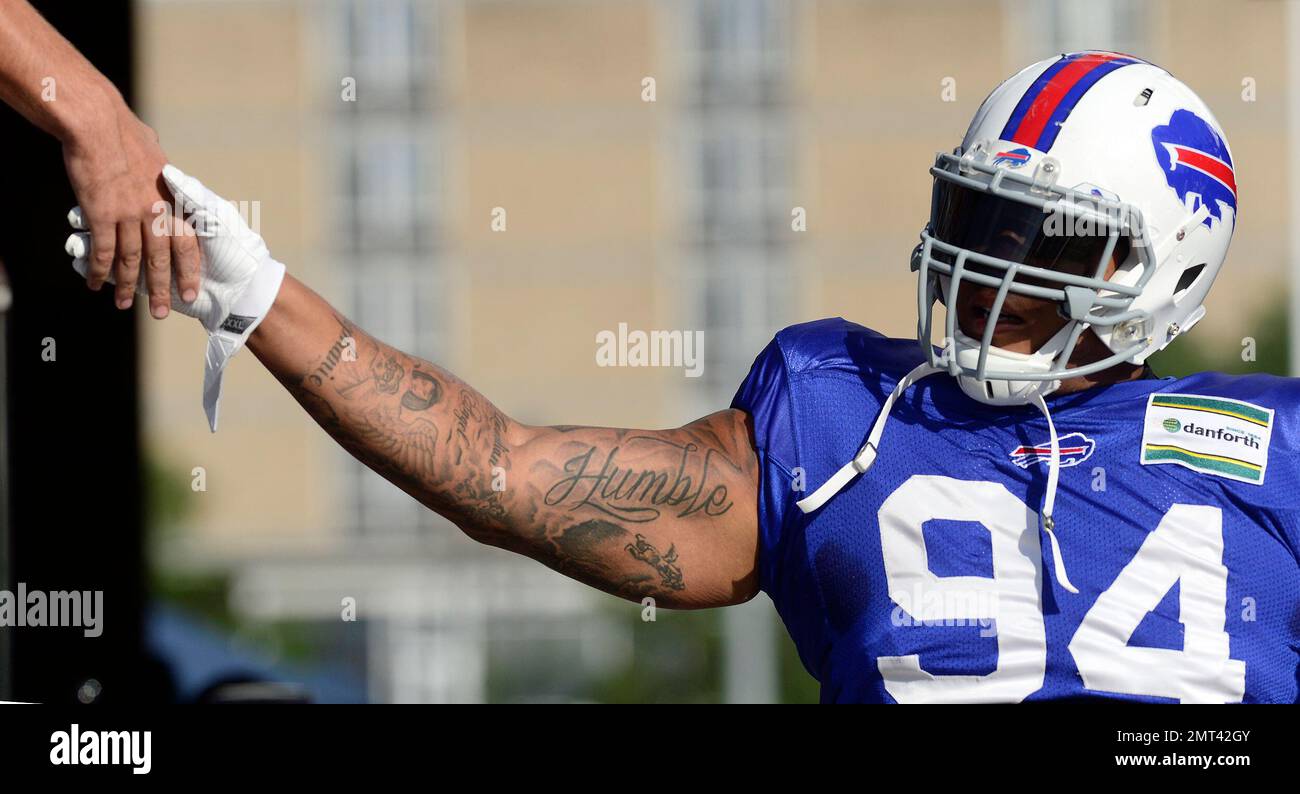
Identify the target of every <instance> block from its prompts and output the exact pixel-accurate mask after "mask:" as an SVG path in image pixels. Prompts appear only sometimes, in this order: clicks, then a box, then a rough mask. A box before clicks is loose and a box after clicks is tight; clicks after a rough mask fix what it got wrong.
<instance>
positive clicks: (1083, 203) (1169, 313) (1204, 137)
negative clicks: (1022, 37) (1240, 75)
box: [912, 52, 1237, 405]
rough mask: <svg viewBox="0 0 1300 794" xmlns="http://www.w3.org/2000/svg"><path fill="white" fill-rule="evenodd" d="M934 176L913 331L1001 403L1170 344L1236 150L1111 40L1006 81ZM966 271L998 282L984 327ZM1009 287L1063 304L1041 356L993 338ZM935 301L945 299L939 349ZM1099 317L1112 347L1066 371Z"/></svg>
mask: <svg viewBox="0 0 1300 794" xmlns="http://www.w3.org/2000/svg"><path fill="white" fill-rule="evenodd" d="M930 173H931V174H933V175H934V193H933V199H932V206H931V212H930V222H929V224H928V225H927V226H926V228H925V229H924V230H923V231H922V232H921V243H920V245H918V246H917V248H916V250H915V251H914V252H913V255H912V269H913V270H916V271H917V274H918V290H917V291H918V303H919V306H918V309H919V320H918V328H917V335H918V340H919V341H920V343H921V346H922V347H923V348H924V349H925V350H926V352H927V355H928V356H929V362H930V364H931V365H932V366H937V367H941V368H943V369H944V370H945V371H947V372H948V373H949V374H950V375H953V376H955V377H956V378H957V379H958V380H959V382H960V383H961V386H962V388H963V390H964V391H965V392H966V393H967V394H969V395H970V396H971V397H973V398H975V399H977V400H980V401H982V402H986V403H990V404H995V405H1008V404H1021V403H1026V402H1030V401H1033V400H1035V399H1036V396H1037V397H1042V396H1045V395H1047V394H1049V393H1051V392H1052V391H1054V390H1055V389H1056V388H1058V387H1059V385H1060V382H1061V380H1062V379H1063V378H1069V377H1075V376H1079V375H1085V374H1090V373H1093V372H1098V371H1100V370H1103V369H1107V368H1109V367H1112V366H1115V365H1117V364H1121V363H1125V362H1127V363H1133V364H1142V363H1144V362H1145V361H1146V359H1147V357H1149V356H1150V355H1152V354H1153V353H1156V352H1158V351H1160V350H1162V349H1164V347H1165V346H1166V345H1168V344H1169V343H1170V342H1172V341H1173V340H1174V339H1175V338H1177V337H1178V336H1179V335H1180V334H1183V333H1185V332H1186V331H1187V330H1188V329H1190V328H1191V327H1192V326H1193V325H1195V324H1196V323H1197V321H1199V320H1200V319H1201V317H1202V316H1204V314H1205V308H1204V306H1203V305H1202V302H1203V301H1204V300H1205V295H1206V293H1207V292H1208V291H1209V289H1210V285H1211V284H1212V283H1213V282H1214V278H1215V276H1217V275H1218V272H1219V268H1220V266H1221V265H1222V264H1223V258H1224V255H1225V254H1226V253H1227V250H1228V242H1229V240H1230V239H1231V238H1232V230H1233V226H1234V225H1235V222H1236V213H1237V187H1236V181H1235V178H1234V175H1233V167H1232V154H1231V151H1230V150H1229V149H1228V144H1227V141H1226V140H1225V139H1224V135H1223V131H1222V129H1221V128H1220V126H1219V123H1218V121H1216V120H1215V118H1214V116H1213V114H1211V113H1210V110H1209V108H1208V107H1206V105H1205V103H1204V102H1202V101H1201V100H1200V98H1198V97H1197V96H1196V94H1194V93H1192V91H1191V89H1189V88H1188V87H1187V86H1185V85H1183V84H1182V83H1181V82H1179V81H1178V80H1176V79H1175V78H1174V77H1173V76H1172V75H1170V74H1169V73H1168V72H1166V71H1165V70H1164V69H1161V68H1160V67H1158V66H1154V65H1152V64H1150V63H1147V62H1145V61H1142V60H1140V59H1138V58H1135V57H1133V56H1130V55H1121V54H1118V53H1113V52H1077V53H1070V54H1067V55H1061V56H1059V57H1056V58H1050V59H1048V60H1045V61H1041V62H1039V63H1036V64H1034V65H1033V66H1030V67H1028V68H1027V69H1024V70H1023V71H1021V72H1020V73H1019V74H1017V75H1015V76H1014V77H1012V78H1010V79H1009V80H1007V81H1006V82H1004V83H1002V84H1001V85H1000V86H998V87H997V88H996V89H994V91H993V93H992V94H990V95H989V97H988V98H987V99H985V100H984V103H983V104H982V105H981V106H980V109H979V111H978V112H977V113H976V114H975V119H974V121H972V122H971V125H970V129H969V130H967V132H966V137H965V138H964V139H963V141H962V144H961V146H960V147H959V148H958V149H957V150H955V151H954V152H953V153H952V154H946V153H941V154H939V155H938V157H937V159H936V161H935V165H934V167H933V168H931V169H930ZM1007 232H1011V233H1010V234H1007ZM1125 251H1127V255H1126V256H1125V254H1124V252H1125ZM1115 252H1118V253H1119V256H1120V257H1122V261H1120V262H1119V266H1118V269H1117V270H1116V272H1115V273H1114V274H1113V275H1112V276H1111V277H1110V278H1109V279H1106V278H1105V275H1106V270H1107V266H1108V265H1109V263H1110V260H1111V256H1112V254H1113V253H1115ZM1080 263H1087V265H1086V266H1082V265H1081V264H1080ZM967 284H974V285H978V286H985V287H991V288H993V289H995V290H997V297H996V298H995V300H994V303H993V306H992V308H991V310H990V314H989V317H988V319H987V321H986V328H985V331H984V333H983V335H982V336H983V338H982V339H974V338H971V337H969V336H966V335H965V334H963V333H962V332H961V330H960V328H959V327H958V326H957V322H956V314H957V313H956V311H955V310H954V307H955V306H956V305H957V304H956V296H957V291H958V290H959V289H961V288H962V287H963V286H964V285H967ZM1009 293H1011V294H1019V295H1027V296H1030V297H1035V298H1041V299H1047V300H1052V301H1055V302H1057V303H1058V304H1059V306H1060V311H1061V314H1062V316H1063V317H1065V318H1066V319H1067V320H1068V322H1067V323H1066V325H1065V326H1064V327H1063V328H1062V329H1061V331H1060V332H1059V333H1057V334H1056V335H1055V336H1054V337H1053V338H1052V339H1051V340H1049V341H1048V342H1047V343H1046V344H1045V345H1043V346H1042V347H1041V348H1039V349H1038V350H1036V351H1034V352H1033V353H1029V354H1020V353H1013V352H1011V351H1007V350H1002V349H1000V348H997V347H993V346H992V344H991V340H992V337H993V331H994V328H995V326H996V324H997V319H998V315H999V313H1000V312H1001V310H1002V305H1003V301H1004V300H1005V297H1006V295H1007V294H1009ZM936 301H939V302H942V303H944V304H945V305H946V306H947V307H948V308H949V310H948V311H947V312H946V314H947V317H946V323H945V325H944V328H943V329H942V336H943V340H944V341H943V343H942V345H941V346H940V349H939V350H938V351H936V350H935V348H934V346H932V344H931V343H932V340H933V338H934V337H933V335H932V332H933V314H934V304H935V302H936ZM1088 329H1092V330H1093V331H1094V332H1095V333H1096V334H1097V336H1098V337H1100V339H1101V341H1102V342H1103V343H1105V345H1106V346H1107V347H1108V348H1109V349H1110V350H1111V355H1109V356H1107V357H1105V358H1103V359H1101V360H1100V361H1096V362H1092V363H1089V364H1087V365H1085V366H1080V367H1077V368H1069V369H1068V371H1067V362H1068V361H1069V359H1070V355H1071V353H1072V352H1073V351H1074V349H1075V346H1076V344H1077V343H1078V341H1079V338H1080V336H1081V335H1082V334H1083V333H1084V332H1085V331H1086V330H1088Z"/></svg>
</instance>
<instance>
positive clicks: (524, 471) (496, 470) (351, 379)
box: [248, 276, 758, 608]
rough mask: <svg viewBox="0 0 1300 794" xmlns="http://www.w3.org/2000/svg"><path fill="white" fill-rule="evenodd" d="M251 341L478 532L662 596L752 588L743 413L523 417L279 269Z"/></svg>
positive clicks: (365, 444) (351, 446)
mask: <svg viewBox="0 0 1300 794" xmlns="http://www.w3.org/2000/svg"><path fill="white" fill-rule="evenodd" d="M248 344H249V347H250V348H251V349H252V350H253V352H254V354H255V355H256V356H257V357H258V358H259V359H260V360H261V361H262V363H263V364H265V365H266V367H267V368H268V369H269V370H270V371H271V372H272V373H273V374H275V376H276V377H277V378H278V379H279V380H280V382H281V383H283V384H284V386H285V387H286V388H287V389H288V390H289V391H290V393H291V394H293V396H294V397H295V398H296V399H297V400H298V402H299V403H301V404H302V406H303V407H304V408H306V409H307V411H308V412H309V413H310V414H311V415H312V417H313V418H314V419H315V420H316V422H317V423H319V424H320V425H321V427H323V428H324V429H325V430H326V431H327V432H328V433H329V434H330V435H331V436H333V437H334V439H335V440H337V441H338V442H339V443H340V444H341V445H343V447H344V448H346V449H347V450H348V451H349V452H351V453H352V454H353V455H354V456H355V457H356V458H357V459H358V460H360V461H361V462H363V463H365V464H366V465H367V466H369V467H370V468H372V469H374V470H375V471H377V472H379V473H380V474H382V475H383V476H384V477H386V478H387V479H389V480H390V481H392V482H393V483H394V484H396V485H397V486H398V487H400V488H402V489H403V490H404V491H406V492H407V493H409V494H410V495H411V496H414V497H415V498H416V499H418V500H420V501H421V502H422V503H424V504H425V505H427V506H428V507H430V508H431V509H433V510H436V511H437V512H438V513H440V514H442V515H443V516H446V517H447V518H448V519H450V520H451V521H453V522H454V523H455V524H456V525H457V526H459V527H460V528H461V529H462V530H463V531H464V532H465V533H466V534H467V535H469V536H470V537H472V538H474V539H476V540H478V541H480V542H483V543H488V544H491V545H493V546H500V547H502V548H506V549H510V550H512V551H516V552H518V553H520V554H524V555H526V556H529V557H532V558H533V559H536V560H538V561H540V562H542V563H545V564H546V565H548V566H550V567H551V568H554V569H555V570H557V571H559V572H561V573H563V574H565V575H567V576H570V577H572V578H574V579H577V580H579V581H582V582H585V583H587V584H589V585H592V586H594V587H598V588H600V589H601V590H604V591H606V592H609V593H613V594H614V595H618V596H621V597H624V598H629V599H633V600H639V599H641V598H643V597H645V596H653V597H655V599H656V600H657V601H658V602H659V603H660V604H661V605H663V606H669V607H683V608H691V607H711V606H723V605H726V604H734V603H739V602H742V601H745V600H747V599H749V598H750V597H752V596H753V595H754V593H755V592H756V591H757V574H756V572H755V564H756V555H757V534H758V533H757V524H758V521H757V497H758V464H757V459H756V456H755V453H754V450H753V447H752V445H751V442H750V433H749V429H748V426H747V423H746V417H745V414H743V413H742V412H740V411H735V410H727V411H720V412H718V413H715V414H712V415H710V416H707V417H705V418H703V419H700V420H698V421H695V422H692V423H691V424H688V425H686V426H684V427H681V428H677V429H673V430H627V429H614V428H597V427H528V426H525V425H522V424H520V423H518V422H515V421H514V420H512V419H511V418H509V417H508V416H506V415H505V414H503V413H502V412H501V411H499V410H498V409H497V408H496V406H494V405H493V404H492V403H491V402H489V401H488V400H487V399H486V398H484V397H483V396H482V395H481V394H479V393H478V392H476V391H474V389H472V388H470V387H469V386H468V385H467V384H465V383H463V382H462V381H460V380H459V379H457V378H456V377H455V376H454V375H452V374H451V373H449V372H447V371H445V370H443V369H441V368H439V367H437V366H435V365H433V364H430V363H428V362H427V361H421V360H419V359H416V358H413V357H411V356H408V355H406V354H405V353H402V352H400V351H398V350H394V349H393V348H391V347H388V346H387V345H384V344H383V343H382V342H379V341H377V340H375V339H373V338H372V337H370V336H368V335H367V334H366V333H365V332H364V331H362V330H361V329H359V328H357V327H355V326H354V325H353V324H352V323H350V322H349V321H348V320H347V319H346V318H344V317H342V316H341V315H339V314H338V313H336V312H335V311H334V309H333V308H332V307H330V305H329V304H328V303H326V302H325V301H324V300H323V299H322V298H321V297H320V296H318V295H316V294H315V293H313V292H312V291H311V290H310V289H308V288H307V287H306V286H304V285H303V284H301V283H300V282H298V281H297V280H295V279H293V278H292V277H288V276H286V278H285V281H284V285H283V286H282V287H281V289H280V294H279V296H278V297H277V298H276V302H275V305H274V307H273V308H272V309H271V312H270V313H269V314H268V315H267V316H266V319H265V320H264V321H263V322H262V324H261V325H260V326H259V327H258V328H257V330H256V331H255V332H254V333H253V335H252V337H251V338H250V339H249V343H248Z"/></svg>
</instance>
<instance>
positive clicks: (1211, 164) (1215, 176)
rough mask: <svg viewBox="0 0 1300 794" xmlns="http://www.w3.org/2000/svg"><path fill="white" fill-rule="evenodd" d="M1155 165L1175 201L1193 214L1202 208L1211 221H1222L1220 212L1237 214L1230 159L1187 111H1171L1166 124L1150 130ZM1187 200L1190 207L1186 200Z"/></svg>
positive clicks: (1212, 133)
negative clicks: (1172, 191) (1202, 206)
mask: <svg viewBox="0 0 1300 794" xmlns="http://www.w3.org/2000/svg"><path fill="white" fill-rule="evenodd" d="M1151 143H1152V145H1153V146H1154V147H1155V150H1156V162H1158V163H1160V170H1161V171H1162V172H1163V173H1164V175H1165V181H1166V182H1168V183H1169V187H1171V188H1173V190H1174V192H1175V193H1176V194H1178V199H1179V200H1180V201H1182V202H1183V203H1184V204H1186V205H1188V206H1189V207H1190V209H1191V210H1192V211H1193V212H1194V211H1196V210H1197V209H1199V208H1200V205H1201V204H1202V203H1204V204H1205V206H1206V208H1207V209H1208V210H1209V212H1210V214H1209V215H1207V216H1206V217H1205V220H1204V221H1203V223H1204V224H1205V225H1206V226H1211V221H1212V219H1218V220H1220V221H1222V220H1223V211H1224V208H1231V209H1232V212H1233V215H1234V216H1235V215H1236V212H1237V180H1236V176H1235V175H1234V174H1233V171H1232V155H1230V154H1228V145H1227V144H1226V143H1224V141H1223V138H1222V137H1220V135H1219V133H1218V132H1216V131H1215V129H1214V128H1213V127H1211V126H1210V125H1209V124H1208V123H1207V122H1206V121H1205V119H1202V118H1201V117H1200V116H1197V115H1196V114H1195V113H1193V112H1191V111H1190V110H1175V111H1174V114H1173V115H1172V116H1170V117H1169V123H1168V124H1165V125H1162V126H1159V127H1156V128H1155V129H1153V130H1151ZM1189 198H1190V199H1191V201H1190V203H1189V201H1188V199H1189Z"/></svg>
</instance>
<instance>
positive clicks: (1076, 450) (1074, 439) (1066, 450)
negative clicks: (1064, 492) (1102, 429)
mask: <svg viewBox="0 0 1300 794" xmlns="http://www.w3.org/2000/svg"><path fill="white" fill-rule="evenodd" d="M1056 443H1057V445H1058V446H1059V447H1060V448H1061V468H1065V467H1066V466H1077V465H1079V464H1080V463H1083V462H1084V461H1085V460H1087V459H1088V458H1090V457H1092V451H1093V450H1094V449H1096V448H1097V442H1095V441H1093V440H1092V439H1091V438H1088V437H1087V436H1085V435H1084V434H1083V433H1070V434H1068V435H1064V436H1061V437H1060V438H1059V439H1057V442H1056ZM1051 459H1052V447H1051V445H1050V444H1049V443H1047V442H1043V443H1042V444H1036V445H1034V446H1024V445H1022V446H1019V447H1016V448H1015V450H1013V451H1012V452H1011V462H1012V463H1014V464H1016V465H1017V466H1019V467H1020V468H1022V469H1027V468H1029V467H1030V466H1032V465H1034V464H1035V463H1046V462H1048V461H1050V460H1051Z"/></svg>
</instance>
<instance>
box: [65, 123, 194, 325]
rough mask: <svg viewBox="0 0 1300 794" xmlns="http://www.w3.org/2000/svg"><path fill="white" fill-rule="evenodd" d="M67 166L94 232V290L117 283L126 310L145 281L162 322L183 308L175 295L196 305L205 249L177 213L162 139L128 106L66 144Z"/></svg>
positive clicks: (90, 276) (90, 275)
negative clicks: (166, 173) (165, 173)
mask: <svg viewBox="0 0 1300 794" xmlns="http://www.w3.org/2000/svg"><path fill="white" fill-rule="evenodd" d="M63 161H64V164H65V165H66V166H67V169H68V179H69V180H70V181H71V182H72V189H73V191H74V192H75V193H76V195H77V201H79V202H80V204H81V209H82V217H83V218H84V222H85V224H86V228H88V229H89V230H90V233H91V240H92V245H91V248H92V250H91V251H90V252H89V256H88V258H87V262H88V267H87V273H86V274H85V276H86V284H87V285H88V286H89V287H90V288H91V289H94V290H98V289H99V288H100V287H102V286H103V284H104V282H106V281H109V282H112V283H114V284H116V285H117V288H116V290H115V293H116V294H115V296H114V299H115V302H116V303H117V306H118V308H119V309H126V308H130V306H131V304H132V302H133V299H134V297H135V294H136V287H137V284H140V285H142V286H143V287H144V289H141V290H140V292H141V294H147V295H148V296H149V313H150V314H152V315H153V316H154V317H156V318H159V319H161V318H163V317H166V316H167V310H168V307H169V306H172V307H173V308H177V309H179V308H180V306H177V305H176V303H175V302H174V301H173V300H172V295H173V294H174V295H178V296H179V297H180V298H181V300H182V301H183V302H185V303H188V302H190V301H193V300H195V298H196V297H197V296H198V294H199V250H198V244H197V240H196V238H195V237H194V235H193V233H189V234H186V233H185V229H184V221H182V220H181V219H180V218H177V217H175V215H174V213H173V212H172V207H171V204H172V195H171V192H170V191H169V190H168V189H167V186H166V185H165V184H164V182H163V179H162V170H163V166H164V165H166V163H167V157H166V155H164V154H163V151H162V149H161V148H160V147H159V145H158V136H157V134H155V133H154V131H153V130H152V129H150V128H149V127H148V126H147V125H145V124H144V123H143V122H141V121H140V120H139V119H138V118H136V117H135V115H134V114H133V113H131V112H130V111H129V110H127V109H125V107H123V108H122V109H121V110H120V111H118V112H117V113H115V114H113V115H112V117H111V118H110V120H109V121H107V122H106V123H105V124H103V125H101V128H100V129H99V130H98V131H97V132H96V133H94V134H85V135H80V136H78V137H76V138H73V139H70V140H68V141H67V142H65V144H64V146H63ZM142 269H143V271H144V273H143V279H141V272H140V271H141V270H142Z"/></svg>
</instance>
